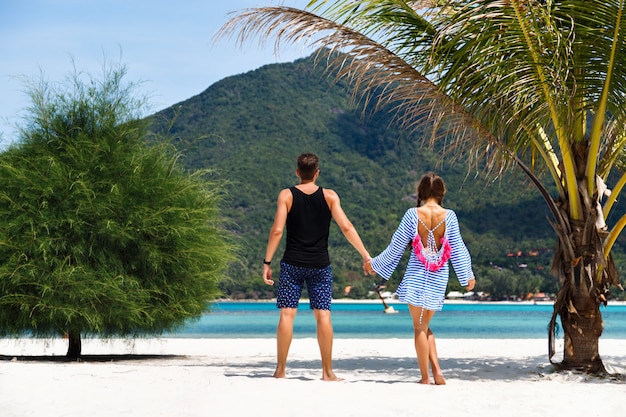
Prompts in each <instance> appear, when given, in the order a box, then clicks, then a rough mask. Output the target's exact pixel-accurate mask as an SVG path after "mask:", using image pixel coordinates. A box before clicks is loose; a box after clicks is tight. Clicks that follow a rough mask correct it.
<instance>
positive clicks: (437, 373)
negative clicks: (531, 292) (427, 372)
mask: <svg viewBox="0 0 626 417" xmlns="http://www.w3.org/2000/svg"><path fill="white" fill-rule="evenodd" d="M428 350H429V357H428V358H429V359H430V367H431V369H432V371H433V379H434V380H435V384H436V385H446V380H445V378H444V377H443V372H441V366H439V356H438V355H437V345H436V344H435V334H434V333H433V332H432V330H430V329H428Z"/></svg>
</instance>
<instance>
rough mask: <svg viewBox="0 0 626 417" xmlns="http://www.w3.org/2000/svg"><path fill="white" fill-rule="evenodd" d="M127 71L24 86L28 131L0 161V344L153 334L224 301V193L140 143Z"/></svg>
mask: <svg viewBox="0 0 626 417" xmlns="http://www.w3.org/2000/svg"><path fill="white" fill-rule="evenodd" d="M124 75H125V68H124V67H122V66H120V67H118V68H104V72H103V78H102V80H97V79H93V78H90V77H89V78H86V77H85V75H82V74H79V73H74V74H73V75H72V77H70V78H68V81H67V83H66V84H59V85H51V84H50V83H47V82H40V83H31V84H29V87H30V89H29V91H30V97H31V99H32V107H31V108H30V109H29V116H28V117H27V121H28V123H26V124H25V127H24V128H23V129H22V130H21V138H20V141H18V142H17V143H16V144H15V145H13V146H12V147H10V148H9V149H7V150H6V151H5V152H3V153H2V154H0V177H1V178H2V184H3V186H2V188H1V189H0V333H1V334H3V335H7V334H8V335H20V334H23V333H24V332H26V333H30V334H33V335H36V336H50V335H69V336H70V343H72V340H74V341H76V342H78V343H79V342H80V335H81V334H93V335H99V336H111V335H134V334H141V333H159V332H161V331H163V330H168V329H173V328H175V327H176V326H179V325H181V324H182V323H183V322H184V320H185V319H188V318H190V317H197V316H199V315H200V314H202V313H203V312H204V311H205V310H206V308H207V303H208V302H209V301H210V300H211V299H214V298H215V297H216V296H217V295H218V294H219V291H218V282H219V280H220V279H222V277H223V273H224V271H225V269H226V267H227V265H228V263H229V261H230V260H231V259H232V247H231V243H229V241H230V238H229V236H228V233H227V232H226V231H225V227H224V225H223V220H222V218H221V214H220V210H219V209H220V203H221V202H222V200H223V198H224V190H223V184H222V183H221V182H219V181H215V180H211V179H210V177H211V172H210V171H196V172H191V173H190V172H186V171H185V170H184V169H183V168H182V167H181V165H180V163H179V156H180V155H179V154H178V153H177V152H176V151H175V150H174V148H173V146H172V145H170V144H168V143H167V142H165V141H163V140H155V138H152V141H151V143H152V144H151V145H148V144H147V141H146V139H147V137H148V136H149V135H150V133H149V130H148V125H147V123H146V122H145V121H141V120H140V116H141V114H140V113H141V111H142V110H143V100H140V99H138V98H137V96H136V95H135V94H134V91H135V89H136V85H134V84H125V83H124V82H123V76H124ZM72 338H73V339H72ZM70 348H71V346H70ZM68 353H69V352H68ZM78 353H80V345H79V346H78ZM73 354H77V352H76V351H74V352H73Z"/></svg>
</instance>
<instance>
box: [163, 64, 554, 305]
mask: <svg viewBox="0 0 626 417" xmlns="http://www.w3.org/2000/svg"><path fill="white" fill-rule="evenodd" d="M332 81H333V80H332V78H328V76H327V75H325V73H324V68H323V65H320V66H318V67H316V66H315V65H314V60H313V58H307V59H302V60H298V61H296V62H293V63H287V64H275V65H268V66H264V67H262V68H260V69H258V70H255V71H251V72H249V73H246V74H242V75H237V76H233V77H229V78H226V79H224V80H222V81H220V82H217V83H215V84H213V85H211V86H210V87H209V88H207V89H206V90H205V91H203V92H202V93H201V94H199V95H197V96H194V97H191V98H190V99H188V100H186V101H184V102H181V103H178V104H176V105H175V106H172V107H171V108H168V109H166V110H164V111H162V112H159V113H158V114H155V115H154V116H153V118H154V129H155V131H159V132H168V133H169V134H170V135H171V136H172V137H173V140H174V141H175V143H176V144H177V146H178V148H179V149H180V150H181V152H182V154H183V161H184V162H185V163H186V164H188V166H189V167H190V169H196V168H210V169H213V170H214V174H213V175H214V176H215V177H216V178H219V179H223V180H226V181H228V186H227V189H228V197H227V201H226V205H225V207H224V209H225V210H224V215H225V216H226V218H227V220H228V221H229V227H230V228H231V229H232V230H233V232H234V233H235V234H236V237H237V241H238V243H239V245H240V252H239V255H240V256H239V262H237V263H236V264H234V265H232V267H231V268H230V274H229V276H228V277H226V278H225V280H224V282H223V283H222V288H223V291H224V293H225V295H226V296H229V297H234V298H269V297H272V296H273V289H272V288H271V287H268V286H266V285H265V284H264V283H263V280H262V279H261V272H262V260H263V256H264V254H265V244H266V242H267V235H268V232H269V229H270V227H271V224H272V220H273V216H274V210H275V207H276V197H277V195H278V192H279V191H280V189H282V188H285V187H289V186H291V185H294V184H295V183H296V182H297V178H296V176H295V163H296V158H297V156H298V155H299V154H300V153H302V152H314V153H316V154H318V156H319V157H320V160H321V166H320V170H321V174H320V177H319V180H318V183H319V185H321V186H323V187H326V188H332V189H334V190H335V191H337V192H338V193H339V195H340V196H341V199H342V206H343V208H344V210H345V212H346V213H347V215H348V217H350V219H351V220H352V222H353V223H354V225H355V226H356V227H357V230H358V231H359V233H360V234H361V237H362V238H363V241H364V242H365V244H366V246H367V247H368V249H369V251H370V253H371V254H372V256H374V255H376V254H378V253H379V252H380V251H381V250H382V249H384V248H385V247H386V245H387V244H388V242H389V239H390V237H391V234H392V233H393V232H394V230H395V228H396V226H397V225H398V222H399V221H400V219H401V217H402V215H403V214H404V212H405V211H406V210H407V209H408V208H409V207H414V206H415V184H416V182H417V180H418V179H419V177H420V176H421V175H422V174H424V173H426V172H428V171H435V172H437V173H438V174H440V175H442V176H443V178H444V179H445V180H446V183H447V186H448V194H447V196H446V199H445V201H444V205H445V206H446V207H448V208H451V209H454V210H455V211H456V212H457V214H458V216H459V219H460V223H461V232H462V234H463V237H464V239H465V241H466V243H467V245H468V247H469V249H470V252H471V254H472V258H473V261H474V265H475V273H476V277H477V291H487V292H489V293H490V294H492V295H493V296H494V297H495V298H502V297H504V296H506V295H525V294H527V293H528V292H535V291H543V292H554V291H555V289H556V283H555V281H554V279H553V278H552V276H551V275H550V272H549V269H550V262H551V257H552V249H553V245H554V237H553V235H554V232H553V230H552V229H551V226H550V224H549V223H548V220H547V215H548V211H547V209H546V207H545V203H544V202H543V201H542V199H541V197H540V195H539V193H538V192H537V191H536V190H535V189H534V188H532V187H529V186H528V185H527V184H526V183H525V182H524V178H523V177H522V176H521V174H518V173H513V174H511V175H508V176H505V177H498V178H485V177H484V176H483V175H482V172H480V171H476V170H472V171H470V170H468V167H467V166H466V165H465V164H463V162H458V161H457V162H455V163H452V162H451V161H448V160H446V159H445V158H442V157H441V155H442V153H441V152H438V151H437V150H434V149H433V150H427V149H424V148H423V147H421V146H420V144H419V143H420V139H421V138H419V137H418V136H415V137H411V136H407V135H404V134H402V133H401V132H400V131H399V130H398V129H396V128H395V127H393V126H392V125H390V120H391V119H390V117H389V115H388V114H387V112H386V111H385V110H384V109H383V110H381V111H378V112H376V113H372V112H368V111H366V112H363V109H362V107H361V106H360V105H359V104H358V103H355V101H354V100H353V95H352V93H353V92H352V90H351V89H350V87H349V86H347V85H345V84H343V83H341V82H339V83H333V82H332ZM331 232H332V234H331V240H330V245H331V248H330V251H331V260H332V263H333V270H334V275H335V282H336V288H335V289H336V293H335V295H336V296H337V297H341V296H342V295H343V292H344V289H345V287H346V286H351V287H352V290H351V293H350V296H351V297H364V296H365V295H366V294H367V292H368V291H369V290H371V287H372V283H373V282H374V281H379V280H380V278H374V277H363V273H362V271H361V260H360V257H359V255H358V253H357V252H356V251H355V250H354V249H353V248H352V247H351V246H350V245H349V244H348V243H347V242H346V241H345V239H344V238H343V236H342V235H341V233H340V231H339V230H338V228H337V227H336V225H333V226H332V227H331ZM281 253H282V247H281V248H280V249H279V252H278V254H277V255H276V257H275V258H274V264H273V265H274V268H275V273H276V274H277V273H278V261H279V260H280V254H281ZM400 272H401V271H400ZM400 272H396V274H395V275H394V277H393V278H392V280H391V282H390V285H389V288H390V289H392V290H393V289H394V288H395V286H397V283H398V282H399V280H400V278H401V273H400ZM450 289H458V283H457V282H456V278H455V277H452V278H451V280H450Z"/></svg>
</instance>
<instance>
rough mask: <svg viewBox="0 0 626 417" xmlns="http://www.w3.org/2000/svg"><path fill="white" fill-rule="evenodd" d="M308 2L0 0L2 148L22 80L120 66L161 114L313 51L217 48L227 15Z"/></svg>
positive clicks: (18, 110) (22, 100)
mask: <svg viewBox="0 0 626 417" xmlns="http://www.w3.org/2000/svg"><path fill="white" fill-rule="evenodd" d="M307 3H308V0H178V1H176V0H174V1H172V0H168V1H164V0H2V1H1V2H0V62H1V64H0V135H2V136H0V144H2V143H3V144H6V143H10V142H11V141H12V139H13V138H14V137H15V131H14V129H13V127H12V126H13V125H15V124H16V123H20V120H21V119H20V115H21V114H22V110H23V109H24V108H25V107H26V106H28V104H29V101H28V97H27V96H26V95H25V94H24V92H23V89H24V85H23V82H22V81H21V80H20V77H26V78H27V79H30V80H39V79H40V78H41V74H42V73H43V75H44V78H45V79H46V80H49V81H51V82H62V81H63V78H64V77H65V76H67V75H68V74H70V73H71V72H72V71H73V64H72V61H73V62H74V63H75V66H76V68H77V69H78V70H84V71H86V72H88V73H90V74H92V75H94V76H99V74H100V73H101V72H100V70H101V68H102V64H103V62H104V61H108V62H111V63H120V62H121V63H122V64H124V65H126V67H127V69H128V75H127V76H126V81H133V82H135V81H141V82H142V83H143V84H142V87H141V90H140V91H141V92H143V93H146V94H149V95H150V97H151V100H150V102H151V104H152V109H151V110H152V111H158V110H161V109H163V108H166V107H169V106H171V105H173V104H175V103H178V102H180V101H183V100H185V99H187V98H189V97H192V96H194V95H196V94H199V93H201V92H202V91H204V90H205V89H206V88H208V87H209V86H210V85H211V84H213V83H215V82H216V81H219V80H221V79H223V78H225V77H228V76H230V75H236V74H241V73H244V72H247V71H251V70H254V69H256V68H258V67H260V66H262V65H265V64H270V63H275V62H289V61H293V60H294V59H297V58H301V57H303V56H306V55H309V54H310V53H311V50H307V49H303V48H304V47H303V46H302V45H300V46H290V47H287V45H286V44H285V45H284V48H283V49H281V51H280V55H279V56H276V55H275V54H274V51H273V44H272V43H268V44H267V46H266V47H264V48H259V45H258V42H257V41H256V40H250V41H249V42H248V43H247V44H246V45H244V46H243V48H240V47H238V45H236V43H235V41H234V40H227V39H226V40H221V41H220V42H218V43H215V42H214V39H213V37H214V35H215V33H216V32H217V31H218V29H219V28H220V27H221V26H222V25H223V24H224V23H225V22H226V21H227V20H228V17H229V15H228V14H229V13H230V12H237V11H241V10H243V9H245V8H249V7H260V6H274V5H285V6H292V7H297V8H300V9H303V8H304V7H305V6H306V4H307Z"/></svg>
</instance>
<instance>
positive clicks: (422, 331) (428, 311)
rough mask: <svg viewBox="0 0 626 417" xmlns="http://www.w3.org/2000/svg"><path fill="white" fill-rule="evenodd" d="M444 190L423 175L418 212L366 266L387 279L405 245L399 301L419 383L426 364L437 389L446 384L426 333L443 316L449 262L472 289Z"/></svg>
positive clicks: (470, 274) (426, 375) (468, 263)
mask: <svg viewBox="0 0 626 417" xmlns="http://www.w3.org/2000/svg"><path fill="white" fill-rule="evenodd" d="M445 193H446V186H445V183H444V181H443V179H442V178H441V177H439V176H438V175H435V174H433V173H429V174H426V175H424V176H423V177H422V178H421V179H420V181H419V183H418V186H417V208H411V209H409V210H407V212H406V213H405V214H404V217H403V218H402V221H401V222H400V225H399V226H398V229H397V230H396V231H395V233H394V234H393V237H392V238H391V243H389V246H387V248H386V249H385V250H384V251H383V252H382V253H381V254H380V255H378V256H377V257H375V258H374V259H372V260H371V262H369V263H366V266H365V267H366V271H367V272H368V273H370V274H374V273H378V274H379V275H381V276H382V277H383V278H385V279H389V278H390V277H391V274H392V273H393V271H394V270H395V269H396V267H397V266H398V263H399V262H400V258H401V257H402V255H403V254H404V251H405V250H406V248H407V246H409V245H410V247H411V256H410V258H409V263H408V264H407V268H406V271H405V274H404V277H403V278H402V282H400V285H399V286H398V290H397V291H396V293H397V294H398V299H399V300H400V301H402V302H406V303H408V305H409V311H410V313H411V318H412V319H413V328H414V331H415V352H416V353H417V361H418V363H419V368H420V372H421V374H422V378H421V380H420V383H421V384H430V377H429V373H428V363H429V361H430V364H431V366H432V373H433V379H434V381H435V384H437V385H444V384H445V383H446V381H445V379H444V377H443V373H442V372H441V368H440V366H439V358H438V357H437V347H436V345H435V335H434V334H433V332H432V331H431V330H430V328H429V324H430V320H431V319H432V318H433V316H434V314H435V312H436V311H441V309H442V307H443V301H444V297H445V292H446V287H447V285H448V277H449V270H450V268H449V262H451V263H452V266H453V267H454V271H455V273H456V275H457V277H458V279H459V282H460V283H461V285H463V286H464V287H465V288H467V290H468V291H471V290H472V289H473V288H474V285H475V284H476V280H475V279H474V273H473V272H472V261H471V258H470V254H469V251H468V250H467V247H466V246H465V243H464V242H463V238H462V237H461V233H460V231H459V223H458V220H457V217H456V214H455V213H454V211H452V210H447V209H445V208H443V207H442V202H443V197H444V196H445Z"/></svg>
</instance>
